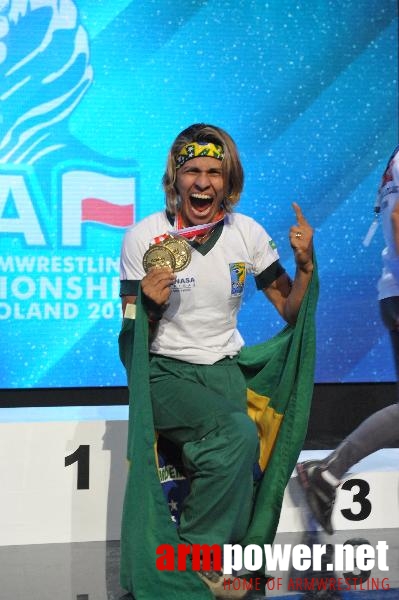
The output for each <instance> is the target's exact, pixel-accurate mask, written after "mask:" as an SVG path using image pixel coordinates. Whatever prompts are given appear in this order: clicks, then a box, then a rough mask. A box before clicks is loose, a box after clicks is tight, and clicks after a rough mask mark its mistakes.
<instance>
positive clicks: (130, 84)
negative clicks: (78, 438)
mask: <svg viewBox="0 0 399 600" xmlns="http://www.w3.org/2000/svg"><path fill="white" fill-rule="evenodd" d="M42 4H44V5H45V4H46V3H45V2H43V3H42ZM53 4H54V3H53V2H50V0H49V2H48V6H47V7H46V6H42V7H41V8H40V9H37V8H31V7H30V3H27V7H25V9H22V8H20V9H18V8H17V3H15V2H12V1H11V2H9V3H3V5H2V7H0V20H1V21H0V69H1V70H2V77H1V81H2V83H0V116H1V118H0V142H1V145H0V257H1V260H0V328H1V342H0V372H1V381H0V387H2V388H32V387H37V388H46V387H80V386H82V387H91V386H120V385H124V384H125V374H124V371H123V368H122V366H121V364H120V363H119V358H118V348H117V336H118V331H119V327H120V321H121V316H120V306H119V305H120V300H119V298H118V285H117V283H118V279H119V277H118V270H117V263H118V257H119V251H120V245H121V241H122V236H123V232H124V230H125V227H124V226H123V224H122V225H121V224H117V223H115V222H112V218H110V217H109V216H108V217H107V215H105V216H104V215H103V216H102V218H100V219H98V217H96V218H94V217H93V215H91V217H87V218H86V220H84V219H83V217H82V214H83V213H82V212H81V205H82V199H83V198H92V197H99V196H100V195H101V197H102V198H103V199H105V200H106V201H107V202H109V203H110V204H111V205H113V206H117V207H124V206H125V207H126V206H127V207H129V206H130V205H133V207H132V211H133V214H134V220H135V221H137V220H139V219H141V218H143V217H144V216H146V215H147V214H149V213H151V212H154V211H155V210H159V209H161V208H162V207H163V205H164V198H163V192H162V189H161V185H160V181H161V177H162V174H163V169H164V165H165V160H166V154H167V152H168V149H169V146H170V144H171V143H172V141H173V139H174V138H175V136H176V135H177V133H178V132H179V131H180V130H182V129H183V128H184V127H186V126H188V125H190V124H191V123H194V122H199V121H205V122H209V123H214V124H216V125H219V126H221V127H223V128H225V129H226V130H227V131H228V132H229V133H230V134H231V135H232V137H233V138H234V139H235V141H236V143H237V145H238V147H239V150H240V154H241V158H242V162H243V165H244V169H245V175H246V177H245V190H244V194H243V196H242V198H241V201H240V204H239V210H240V212H244V213H246V214H249V215H251V216H253V217H254V218H255V219H256V220H258V221H259V222H260V223H262V224H263V225H264V227H265V228H266V229H267V231H268V232H269V233H270V234H271V235H272V237H273V239H274V240H275V242H276V243H277V246H278V249H279V252H280V256H281V260H282V263H283V264H284V266H285V268H286V269H287V270H288V272H290V273H291V274H293V273H294V264H293V260H292V252H291V249H290V246H289V243H288V230H289V228H290V226H291V225H292V224H294V222H295V221H294V213H293V210H292V207H291V203H292V202H293V201H296V202H298V203H299V204H300V205H301V207H302V210H303V212H304V214H305V216H306V217H307V219H308V220H309V222H310V223H311V224H312V225H313V227H314V228H315V248H316V254H317V261H318V265H319V273H320V285H321V291H320V301H319V308H318V314H317V332H318V334H317V337H318V351H317V365H316V381H318V382H359V381H392V380H393V379H394V370H393V362H392V357H391V349H390V345H389V339H388V335H387V333H386V331H385V330H384V328H383V326H382V323H381V321H380V317H379V312H378V303H377V292H376V285H377V280H378V277H379V274H380V270H381V261H380V254H381V251H382V249H383V241H382V234H381V230H380V229H379V230H378V231H377V234H376V236H375V237H374V238H373V240H372V242H371V244H370V245H369V246H368V247H364V246H363V245H362V240H363V238H364V236H365V235H366V232H367V230H368V227H369V225H370V223H371V221H372V219H373V205H374V198H375V193H376V190H377V186H378V183H379V179H380V176H381V174H382V171H383V169H384V167H385V164H386V162H387V159H388V157H389V155H390V152H391V150H392V149H393V147H394V146H395V145H396V143H397V133H398V100H397V98H398V84H397V76H398V39H397V37H398V35H397V34H398V19H397V2H396V0H395V1H393V0H383V1H381V0H367V1H361V2H358V1H356V2H355V1H351V0H348V1H347V2H345V3H337V2H333V1H331V2H328V1H325V2H319V1H314V2H309V1H308V0H296V1H293V0H278V1H277V0H276V1H274V0H270V1H269V2H257V1H248V0H246V1H242V0H234V1H226V2H222V3H221V2H215V1H213V0H208V1H206V0H191V1H190V2H184V3H177V2H175V1H174V0H157V1H156V2H155V1H150V0H148V1H146V2H141V3H138V2H129V1H127V0H125V1H122V0H113V2H106V1H101V2H100V1H99V0H76V2H74V1H72V0H70V1H68V2H64V3H61V4H62V5H63V6H62V7H59V8H58V9H56V8H54V7H53ZM57 11H58V12H57ZM100 259H102V260H101V261H100ZM57 303H58V304H57ZM55 304H57V307H56V308H54V305H55ZM50 305H51V306H53V309H51V306H50ZM239 326H240V330H241V332H242V334H243V337H244V339H245V341H246V343H248V344H251V343H256V342H259V341H261V340H263V339H265V338H267V337H270V336H271V335H272V334H273V333H276V332H277V331H278V330H279V329H281V328H282V326H283V323H282V321H281V320H280V319H279V317H278V315H277V314H276V312H275V311H274V309H273V308H272V307H271V306H268V305H267V304H266V302H265V299H264V296H263V294H262V293H260V292H256V291H255V286H254V284H253V283H250V284H249V285H248V288H247V290H246V293H245V301H244V306H243V309H242V311H241V316H240V323H239Z"/></svg>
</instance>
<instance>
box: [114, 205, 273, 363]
mask: <svg viewBox="0 0 399 600" xmlns="http://www.w3.org/2000/svg"><path fill="white" fill-rule="evenodd" d="M172 229H173V227H172V226H171V224H170V222H169V220H168V218H167V216H166V213H165V212H158V213H155V214H153V215H151V216H149V217H146V218H145V219H143V220H142V221H140V222H139V223H137V224H136V225H134V226H133V227H132V228H131V229H129V230H128V231H127V232H126V234H125V237H124V241H123V246H122V253H121V280H122V282H121V283H122V284H123V280H128V281H141V279H142V278H143V277H144V275H145V272H144V269H143V265H142V258H143V255H144V253H145V251H146V250H147V249H148V247H149V245H150V244H151V243H152V241H153V239H154V238H155V237H157V236H159V235H162V234H163V233H166V232H168V231H171V230H172ZM213 235H214V236H215V237H216V232H214V234H213ZM278 258H279V256H278V253H277V250H276V249H275V246H274V243H273V241H272V239H271V237H270V236H269V235H268V234H267V233H266V231H265V230H264V229H263V228H262V227H261V226H260V225H259V224H258V223H256V221H254V220H253V219H252V218H250V217H247V216H245V215H242V214H239V213H231V214H228V215H226V217H225V219H224V223H223V227H222V232H221V234H220V237H219V238H218V239H217V240H216V243H215V244H214V245H213V247H211V248H210V249H209V251H208V252H207V253H206V254H205V255H203V254H201V252H200V251H198V250H197V249H195V248H193V249H192V256H191V262H190V264H189V265H188V266H187V267H186V268H185V269H183V270H182V271H180V272H177V273H176V277H177V279H176V283H175V285H174V286H173V287H172V291H171V295H170V299H169V305H168V308H167V309H166V311H165V312H164V314H163V316H162V319H161V321H160V322H159V327H158V332H157V335H156V337H155V339H154V341H153V342H152V345H151V348H150V351H151V352H152V353H154V354H162V355H164V356H168V357H172V358H175V359H179V360H184V361H187V362H191V363H196V364H213V363H215V362H217V361H218V360H220V359H222V358H224V357H225V356H234V355H236V354H237V353H238V352H239V351H240V349H241V347H242V346H243V343H244V342H243V339H242V337H241V335H240V333H239V332H238V330H237V313H238V310H239V308H240V305H241V301H242V296H243V292H244V284H245V278H246V276H247V275H248V274H252V275H254V276H255V277H256V276H260V275H261V277H260V279H261V280H262V279H263V277H264V275H265V272H266V279H267V277H268V276H270V277H271V280H270V282H269V283H271V281H273V280H274V279H276V277H277V276H278V275H280V274H281V273H282V272H284V270H283V269H282V267H281V266H280V265H279V262H278ZM268 270H269V272H268ZM262 287H263V286H262Z"/></svg>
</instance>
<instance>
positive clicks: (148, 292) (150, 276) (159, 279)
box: [141, 267, 176, 312]
mask: <svg viewBox="0 0 399 600" xmlns="http://www.w3.org/2000/svg"><path fill="white" fill-rule="evenodd" d="M175 281H176V275H175V274H174V273H173V271H172V269H171V268H170V267H152V269H150V270H149V271H148V273H147V274H146V275H145V277H143V279H142V281H141V289H142V292H143V294H144V296H145V300H146V299H148V300H150V303H149V304H150V305H151V306H149V308H150V309H151V310H154V308H155V309H156V307H158V308H159V311H160V312H162V311H163V310H164V309H165V305H166V304H167V302H168V300H169V296H170V293H171V286H172V285H173V284H174V283H175ZM144 303H145V302H144ZM152 304H153V305H155V306H152Z"/></svg>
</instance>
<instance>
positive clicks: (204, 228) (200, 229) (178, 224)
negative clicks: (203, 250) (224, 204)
mask: <svg viewBox="0 0 399 600" xmlns="http://www.w3.org/2000/svg"><path fill="white" fill-rule="evenodd" d="M224 214H225V213H224V210H223V209H222V208H221V209H220V210H219V212H218V213H217V214H216V215H215V216H214V218H213V219H212V222H211V223H203V224H202V225H193V226H192V227H183V219H182V216H181V213H179V212H178V213H177V215H176V219H175V231H170V232H169V233H170V234H173V233H176V232H177V233H178V235H179V236H181V237H184V238H185V239H186V240H192V239H194V238H195V237H197V235H199V234H202V235H205V234H206V233H208V232H209V231H211V229H213V228H214V227H216V225H217V224H218V223H220V221H223V219H224Z"/></svg>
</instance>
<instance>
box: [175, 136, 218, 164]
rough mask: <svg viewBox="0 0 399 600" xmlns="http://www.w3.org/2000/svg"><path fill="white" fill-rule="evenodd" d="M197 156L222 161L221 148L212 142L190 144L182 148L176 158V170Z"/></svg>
mask: <svg viewBox="0 0 399 600" xmlns="http://www.w3.org/2000/svg"><path fill="white" fill-rule="evenodd" d="M198 156H210V157H211V158H217V159H218V160H223V159H224V150H223V146H220V145H219V144H213V143H212V142H203V143H201V142H190V143H189V144H186V145H185V146H183V148H182V149H181V150H180V152H179V154H178V155H177V156H176V169H180V167H181V166H182V165H184V163H186V162H187V161H188V160H191V159H192V158H197V157H198Z"/></svg>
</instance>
